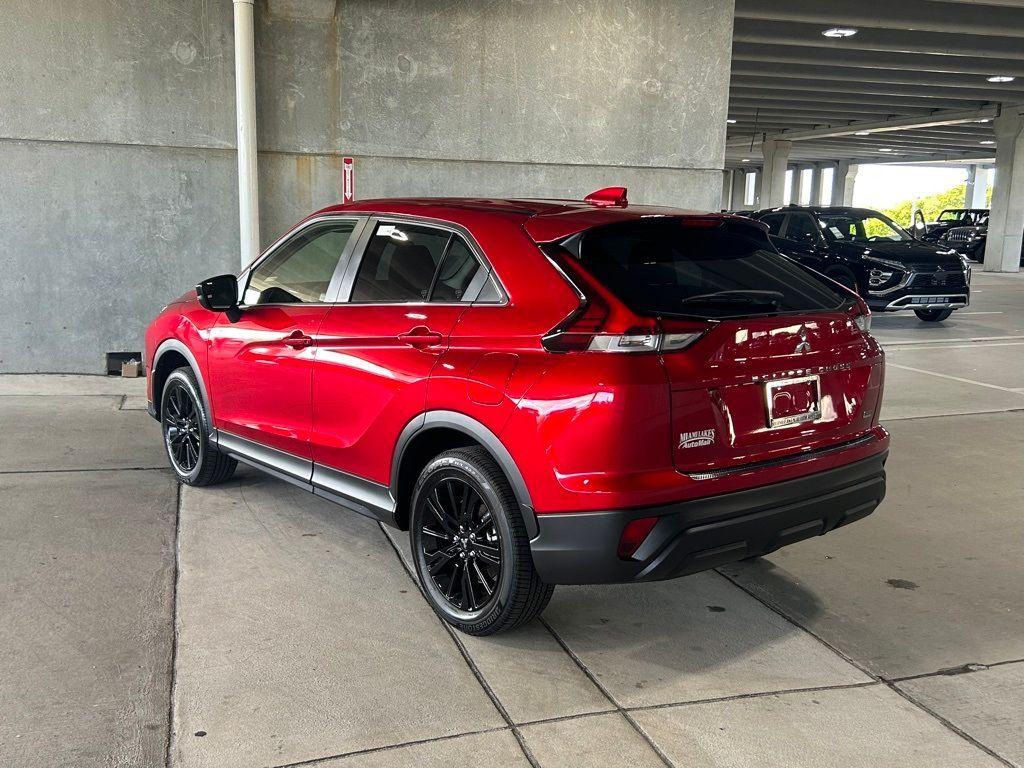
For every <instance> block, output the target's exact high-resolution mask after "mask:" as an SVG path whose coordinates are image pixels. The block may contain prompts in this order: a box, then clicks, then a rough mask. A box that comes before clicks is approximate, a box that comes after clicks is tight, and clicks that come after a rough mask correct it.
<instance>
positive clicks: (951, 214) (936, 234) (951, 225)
mask: <svg viewBox="0 0 1024 768" xmlns="http://www.w3.org/2000/svg"><path fill="white" fill-rule="evenodd" d="M917 215H918V217H919V219H920V221H921V222H922V223H923V225H924V231H923V232H922V233H920V235H919V236H920V238H921V239H922V240H924V241H925V242H927V243H940V242H941V241H942V238H943V237H945V235H946V233H948V232H949V231H950V230H951V229H958V228H960V227H987V226H988V208H946V209H945V210H944V211H943V212H942V213H940V214H939V215H938V217H937V218H936V219H935V221H931V222H928V223H924V216H922V215H921V214H920V212H919V213H918V214H917ZM918 226H920V225H918Z"/></svg>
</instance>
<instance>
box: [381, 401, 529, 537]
mask: <svg viewBox="0 0 1024 768" xmlns="http://www.w3.org/2000/svg"><path fill="white" fill-rule="evenodd" d="M470 445H479V446H480V447H481V448H483V449H484V450H486V451H487V453H488V454H490V456H491V458H492V459H494V461H495V462H496V463H497V465H498V466H499V467H500V468H501V470H502V472H503V473H504V474H505V477H506V478H508V481H509V485H511V486H512V492H513V493H514V494H515V497H516V502H517V503H518V504H519V508H520V510H521V511H522V514H523V522H524V523H525V524H526V531H527V534H528V535H529V537H530V538H531V539H532V538H534V537H535V536H536V535H537V532H538V530H539V529H538V526H537V518H536V516H535V514H534V511H533V502H532V500H531V499H530V492H529V490H528V489H527V487H526V481H525V480H523V475H522V473H521V472H520V471H519V467H518V466H517V465H516V462H515V460H514V459H513V458H512V454H510V453H509V452H508V449H507V448H506V447H505V446H504V444H503V443H502V442H501V440H500V439H499V438H498V436H497V435H496V434H494V432H492V431H491V430H490V428H488V427H487V426H486V425H485V424H482V423H481V422H479V421H477V420H476V419H474V418H472V417H471V416H467V415H465V414H464V413H458V412H457V411H428V412H427V413H423V414H420V415H419V416H417V417H416V418H415V419H413V420H412V421H410V422H409V423H408V424H406V426H405V429H403V430H402V433H401V434H400V435H399V437H398V441H397V443H396V445H395V452H394V456H393V457H392V461H391V484H390V491H391V496H392V497H393V498H394V499H395V524H396V525H397V526H398V527H399V528H401V529H402V530H406V529H407V528H408V526H409V509H408V499H409V496H410V492H411V490H412V487H413V485H414V484H415V482H416V478H417V477H418V476H419V473H420V471H421V470H422V469H423V467H424V466H426V463H427V462H428V461H430V459H431V458H433V457H434V456H436V455H437V454H439V453H442V452H443V451H446V450H449V449H451V448H460V447H466V446H470Z"/></svg>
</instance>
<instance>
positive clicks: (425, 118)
mask: <svg viewBox="0 0 1024 768" xmlns="http://www.w3.org/2000/svg"><path fill="white" fill-rule="evenodd" d="M732 5H733V4H732V0H622V1H621V2H616V3H611V2H607V1H606V0H574V1H573V2H533V1H531V0H518V1H517V0H513V1H512V2H507V3H500V4H499V3H479V2H475V1H474V0H467V1H465V2H453V1H452V0H445V1H444V2H442V1H441V0H436V1H432V0H417V1H416V2H413V1H412V0H409V1H408V2H404V3H403V2H366V1H363V2H346V1H345V0H339V2H337V4H336V3H335V0H266V1H265V2H263V3H258V5H257V54H256V55H257V82H258V92H257V109H258V111H259V126H258V129H259V144H260V164H261V167H260V182H261V198H262V202H261V205H262V220H261V236H262V239H263V241H264V243H265V244H266V243H267V242H269V241H270V240H272V239H273V238H274V237H275V236H276V235H278V234H279V233H281V232H282V231H283V230H285V229H287V228H288V227H289V226H290V225H291V224H292V223H293V222H294V221H295V220H296V219H298V218H300V217H301V216H304V215H305V214H307V213H309V212H310V211H311V210H313V209H315V208H317V207H321V206H323V205H327V204H329V203H332V202H336V201H337V200H338V198H339V197H340V185H341V156H342V155H354V156H355V157H356V163H357V165H356V192H357V196H358V197H372V196H389V195H429V194H436V195H499V196H501V195H507V196H511V195H515V196H545V197H560V196H564V197H580V196H581V195H583V194H586V193H587V192H589V191H591V190H592V189H594V188H597V187H600V186H606V185H611V184H619V183H621V184H625V185H626V186H628V187H629V188H630V197H631V199H632V200H634V201H638V202H648V203H664V204H673V205H681V206H685V207H692V208H698V209H707V210H714V209H717V208H718V207H719V202H720V194H721V179H722V175H721V172H720V170H721V168H722V164H723V156H724V138H725V132H724V125H725V115H726V107H727V98H728V80H729V66H730V46H731V36H732V13H733V7H732ZM0 51H2V53H0V104H4V105H5V106H4V108H3V109H2V110H0V168H3V169H4V171H5V173H4V174H3V175H2V176H0V256H2V258H3V262H4V269H2V270H0V292H2V294H3V296H4V297H5V301H4V303H3V309H2V310H0V312H2V316H0V370H4V371H34V370H42V371H99V370H100V366H101V363H102V358H103V353H104V352H106V351H113V350H126V349H138V348H139V347H140V344H141V331H142V328H143V327H144V325H145V323H146V321H147V320H148V318H149V317H151V316H152V314H153V313H154V312H156V311H157V310H158V309H159V307H160V306H161V305H162V304H163V303H164V302H165V301H166V300H167V299H168V298H170V297H172V296H175V295H178V294H180V293H181V292H182V291H183V290H185V289H187V288H188V287H189V286H190V285H192V284H194V283H195V282H196V281H197V280H198V279H200V278H202V277H205V276H208V275H211V274H215V273H218V272H222V271H234V270H236V269H237V266H238V255H237V254H238V246H237V240H238V224H237V194H236V190H235V157H234V154H233V152H232V151H231V148H232V147H233V144H234V97H233V93H234V79H233V73H232V56H233V51H232V30H231V6H230V3H229V2H228V0H219V2H213V3H211V2H209V1H208V0H174V1H173V2H168V3H161V4H150V3H145V4H143V3H137V2H130V0H82V1H81V2H78V3H75V4H67V3H65V4H56V3H40V2H38V0H35V2H27V1H26V0H7V2H6V3H5V10H4V22H3V24H0Z"/></svg>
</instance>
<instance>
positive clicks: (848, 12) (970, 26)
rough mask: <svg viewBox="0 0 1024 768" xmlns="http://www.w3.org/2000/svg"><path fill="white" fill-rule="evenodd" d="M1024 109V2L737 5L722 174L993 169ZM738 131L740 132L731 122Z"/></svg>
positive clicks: (741, 1)
mask: <svg viewBox="0 0 1024 768" xmlns="http://www.w3.org/2000/svg"><path fill="white" fill-rule="evenodd" d="M1019 103H1024V0H985V1H984V2H976V1H975V0H820V1H819V2H815V3H808V2H806V0H736V22H735V30H734V35H733V63H732V83H731V89H730V94H729V121H730V123H729V125H728V131H727V136H728V143H727V150H726V165H727V166H728V167H743V166H741V163H742V162H743V159H744V158H747V159H748V161H749V162H760V161H761V149H760V142H761V139H762V138H763V137H764V136H765V135H767V136H769V137H773V136H774V137H779V138H793V139H795V140H794V142H793V147H792V150H791V153H790V159H791V162H794V163H799V162H815V161H823V160H850V161H851V162H858V163H868V162H871V163H882V162H902V163H907V162H950V161H965V160H971V161H975V162H977V161H984V160H990V159H991V158H992V157H993V155H994V152H995V147H994V144H995V135H994V134H993V131H992V123H991V118H992V117H993V116H995V115H996V114H998V109H999V105H1000V104H1019ZM733 121H735V122H733Z"/></svg>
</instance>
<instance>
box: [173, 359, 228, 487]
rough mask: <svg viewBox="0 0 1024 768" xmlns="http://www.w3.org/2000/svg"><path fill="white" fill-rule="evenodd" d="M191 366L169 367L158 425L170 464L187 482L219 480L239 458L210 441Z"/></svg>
mask: <svg viewBox="0 0 1024 768" xmlns="http://www.w3.org/2000/svg"><path fill="white" fill-rule="evenodd" d="M199 391H200V390H199V384H198V382H197V380H196V377H195V374H194V373H193V372H192V369H191V368H184V367H183V368H178V369H177V370H174V371H171V373H170V375H169V376H168V377H167V380H166V381H165V382H164V385H163V391H162V392H161V395H160V427H161V430H162V432H163V436H164V448H165V449H166V450H167V458H168V459H170V462H171V468H172V469H173V470H174V474H175V475H177V477H178V479H179V480H180V481H181V482H183V483H185V484H186V485H195V486H203V485H213V484H215V483H222V482H224V481H225V480H227V479H228V478H229V477H231V475H233V474H234V472H235V467H237V466H238V462H237V461H235V460H234V459H233V458H231V457H230V456H228V455H227V454H224V453H221V452H220V451H218V450H217V447H216V446H215V445H214V444H213V443H211V442H210V428H209V420H208V418H207V414H206V407H205V405H204V401H203V398H202V396H201V395H200V394H199Z"/></svg>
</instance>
